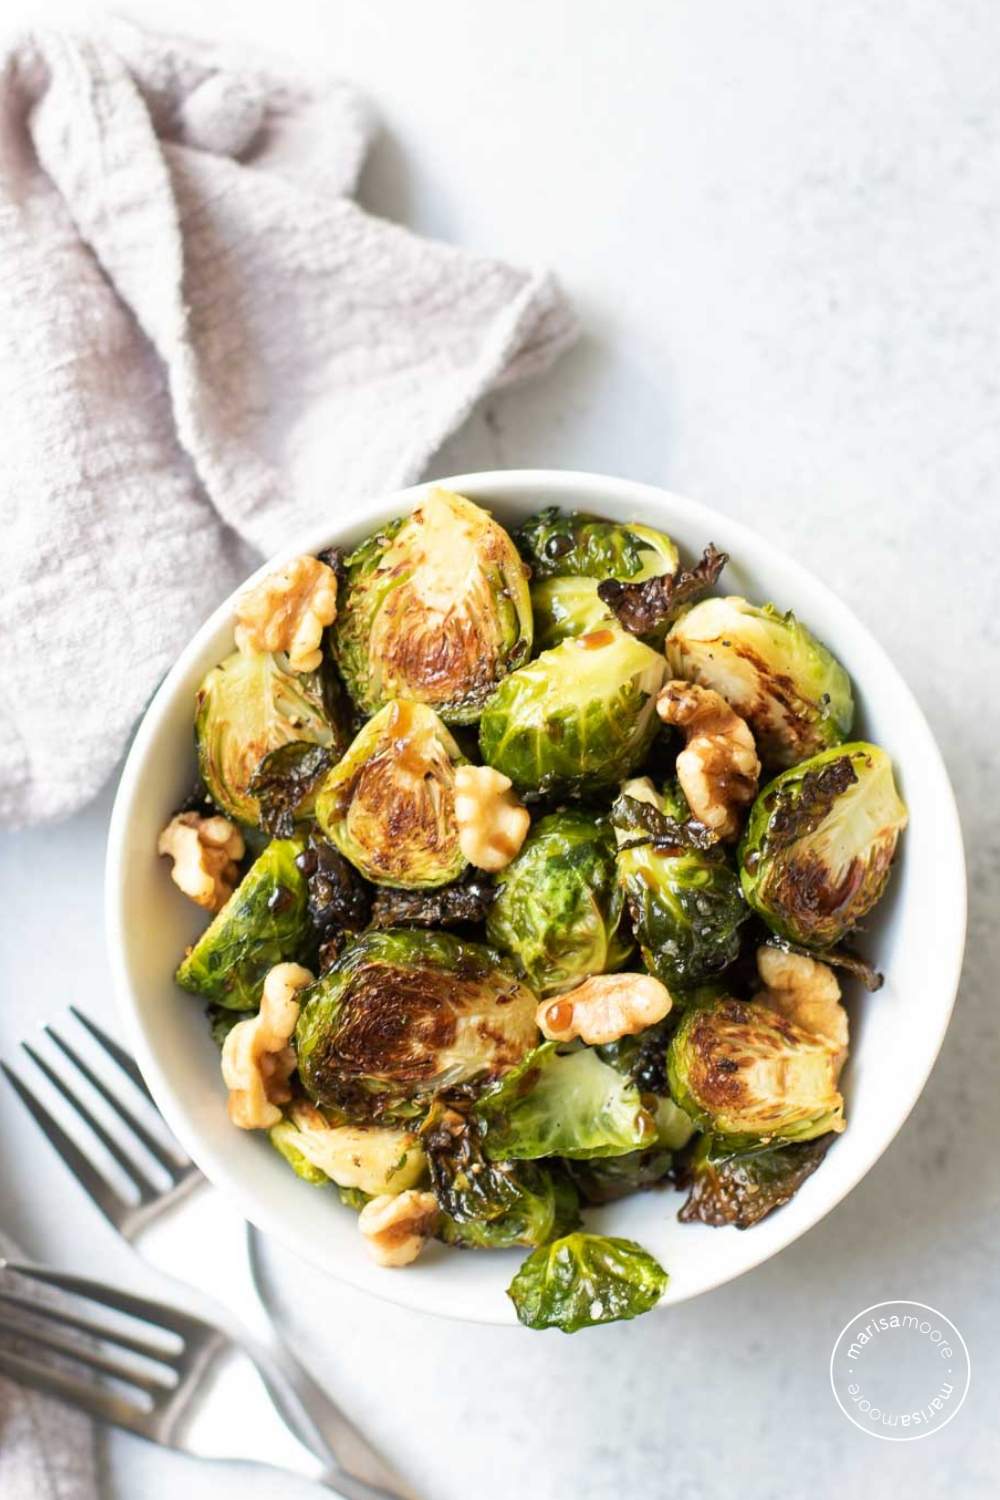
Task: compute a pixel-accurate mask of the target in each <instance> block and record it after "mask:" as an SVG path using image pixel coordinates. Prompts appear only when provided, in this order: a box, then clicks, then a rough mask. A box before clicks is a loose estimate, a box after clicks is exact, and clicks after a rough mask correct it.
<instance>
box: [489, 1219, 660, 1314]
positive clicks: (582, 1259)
mask: <svg viewBox="0 0 1000 1500" xmlns="http://www.w3.org/2000/svg"><path fill="white" fill-rule="evenodd" d="M669 1279H670V1278H669V1277H668V1276H667V1273H666V1271H664V1269H663V1267H662V1266H661V1265H660V1264H659V1262H658V1261H656V1260H654V1258H653V1256H651V1255H650V1253H649V1251H648V1250H644V1249H643V1248H642V1246H641V1245H637V1244H636V1243H635V1241H634V1240H621V1239H615V1238H613V1237H611V1236H609V1235H603V1234H584V1233H582V1232H578V1233H576V1234H569V1235H566V1236H564V1237H563V1238H562V1239H560V1240H554V1241H553V1242H552V1244H551V1245H543V1246H542V1247H541V1248H540V1249H538V1250H534V1251H532V1253H531V1254H530V1255H529V1256H528V1258H527V1260H526V1261H525V1262H524V1265H523V1266H522V1267H521V1269H520V1270H519V1271H518V1273H517V1275H516V1276H515V1277H514V1280H513V1281H512V1282H511V1284H510V1286H509V1287H508V1289H507V1295H508V1297H510V1299H511V1301H512V1302H513V1304H514V1307H515V1308H516V1309H517V1316H518V1320H519V1322H521V1323H523V1324H524V1325H525V1327H526V1328H561V1329H562V1331H563V1333H576V1331H577V1329H579V1328H593V1327H594V1326H595V1325H596V1324H598V1323H616V1322H619V1321H621V1320H622V1319H625V1318H637V1317H638V1316H639V1315H640V1313H644V1312H649V1310H650V1308H651V1307H655V1306H656V1304H657V1303H658V1302H659V1300H660V1298H661V1297H662V1296H663V1293H664V1292H665V1291H666V1289H667V1282H668V1281H669Z"/></svg>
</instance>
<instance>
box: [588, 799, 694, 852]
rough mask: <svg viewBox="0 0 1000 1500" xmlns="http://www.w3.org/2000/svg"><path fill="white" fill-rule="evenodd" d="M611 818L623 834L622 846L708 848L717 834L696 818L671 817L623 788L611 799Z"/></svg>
mask: <svg viewBox="0 0 1000 1500" xmlns="http://www.w3.org/2000/svg"><path fill="white" fill-rule="evenodd" d="M611 818H612V821H613V823H614V825H615V828H616V829H619V830H620V831H621V833H622V835H623V838H622V840H621V842H622V845H623V846H628V847H631V846H633V845H635V844H653V845H654V846H655V847H656V848H674V849H711V848H713V847H714V846H715V845H716V844H717V843H718V842H719V836H718V834H717V833H714V832H713V831H712V829H711V828H707V827H706V826H705V824H704V823H699V821H698V819H697V818H684V819H683V820H682V819H680V818H675V817H673V816H672V815H671V814H670V813H666V812H663V811H662V810H661V809H660V808H659V807H655V806H654V805H653V803H652V802H646V801H644V800H643V799H641V798H639V797H630V796H629V794H628V793H627V792H623V793H622V795H621V796H620V797H618V798H617V800H616V801H615V802H614V803H613V805H612V808H611Z"/></svg>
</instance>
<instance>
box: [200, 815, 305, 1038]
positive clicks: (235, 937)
mask: <svg viewBox="0 0 1000 1500" xmlns="http://www.w3.org/2000/svg"><path fill="white" fill-rule="evenodd" d="M302 848H303V845H302V843H301V842H300V841H299V840H298V839H274V840H273V842H271V843H270V844H268V846H267V848H266V849H265V850H264V852H263V853H262V854H261V855H260V857H259V858H258V859H257V860H255V861H254V863H253V864H252V865H251V866H250V869H249V870H248V871H247V873H246V874H245V875H244V877H243V879H242V880H241V881H240V883H239V885H238V886H237V887H236V889H235V891H234V892H233V894H232V895H231V896H230V898H229V900H228V901H227V902H226V904H225V906H224V907H223V908H222V910H221V911H220V912H218V913H217V914H216V916H214V917H213V918H212V921H211V923H210V924H209V926H208V927H206V929H205V931H204V932H203V933H202V935H201V937H200V938H199V939H198V941H197V942H196V943H195V945H194V947H193V948H192V949H191V951H190V953H189V954H188V955H187V957H186V958H185V959H184V961H183V962H182V963H181V965H180V967H179V969H178V970H177V974H176V979H177V983H178V984H179V985H180V986H181V987H182V989H185V990H190V991H191V993H192V994H195V995H204V997H205V999H206V1000H210V1001H212V1002H213V1004H215V1005H221V1006H225V1007H226V1008H227V1009H229V1010H245V1011H250V1010H256V1009H257V1008H258V1006H259V1005H260V996H261V991H262V990H263V988H264V979H265V977H266V975H267V971H268V969H271V968H273V967H274V965H275V964H280V963H285V962H286V961H287V960H290V959H297V960H300V959H301V958H302V955H303V950H308V948H309V945H310V941H311V937H312V929H311V925H310V922H309V913H308V910H307V907H306V897H307V892H306V879H305V876H304V875H303V873H302V871H301V870H300V869H299V867H298V865H297V864H296V862H295V861H296V859H297V857H298V856H299V855H300V854H301V853H302Z"/></svg>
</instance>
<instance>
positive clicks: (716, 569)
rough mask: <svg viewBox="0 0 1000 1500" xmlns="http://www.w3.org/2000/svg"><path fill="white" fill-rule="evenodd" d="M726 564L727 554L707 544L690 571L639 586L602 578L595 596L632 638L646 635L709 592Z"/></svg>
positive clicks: (664, 576) (667, 575) (642, 582)
mask: <svg viewBox="0 0 1000 1500" xmlns="http://www.w3.org/2000/svg"><path fill="white" fill-rule="evenodd" d="M728 561H729V554H728V553H726V552H720V551H719V549H718V548H717V547H716V545H715V543H714V542H709V544H708V546H707V547H706V548H705V550H704V552H703V553H702V556H701V561H700V562H699V563H698V564H697V565H696V566H695V567H693V568H681V569H680V570H679V571H678V572H677V573H660V574H657V575H656V576H655V577H653V578H646V579H643V580H642V581H641V582H639V583H621V582H619V581H618V579H616V578H606V579H605V580H604V582H603V583H601V584H598V587H597V596H598V598H599V599H600V600H601V602H602V603H604V604H606V605H607V606H608V608H609V609H610V610H611V612H612V614H614V615H615V616H616V618H617V620H618V623H619V624H620V625H622V626H624V628H625V629H626V630H628V631H629V632H631V634H632V635H650V634H652V633H653V632H654V631H656V630H657V629H658V628H660V627H661V626H662V625H664V624H666V623H667V622H668V621H669V620H670V619H672V618H673V616H675V615H676V613H677V611H678V610H679V609H680V607H681V605H682V604H689V603H690V602H691V600H692V599H697V598H698V597H699V596H700V595H701V594H704V593H705V592H706V591H707V590H708V589H710V588H711V587H712V586H713V585H714V584H715V582H716V580H717V579H718V577H719V574H720V573H721V572H722V570H723V568H724V567H725V566H726V563H727V562H728Z"/></svg>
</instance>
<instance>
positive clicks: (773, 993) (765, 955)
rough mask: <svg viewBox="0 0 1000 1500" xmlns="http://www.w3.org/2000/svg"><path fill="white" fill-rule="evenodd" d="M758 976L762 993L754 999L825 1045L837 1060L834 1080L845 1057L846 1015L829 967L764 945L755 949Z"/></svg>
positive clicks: (846, 1038)
mask: <svg viewBox="0 0 1000 1500" xmlns="http://www.w3.org/2000/svg"><path fill="white" fill-rule="evenodd" d="M757 973H758V974H759V975H760V978H761V983H762V984H763V985H764V987H765V988H764V990H763V991H762V993H761V994H759V995H755V996H754V998H755V1000H758V1001H760V1002H761V1003H762V1004H764V1005H767V1006H769V1007H770V1009H771V1010H775V1011H777V1012H778V1014H779V1015H782V1016H784V1017H785V1018H786V1020H789V1021H793V1022H794V1023H795V1025H796V1026H801V1028H802V1030H803V1031H808V1032H810V1033H811V1034H812V1035H813V1036H815V1037H818V1038H819V1039H820V1041H823V1042H826V1043H827V1045H828V1046H829V1047H830V1048H831V1050H832V1051H833V1052H834V1054H835V1057H836V1062H835V1068H836V1075H835V1076H836V1077H838V1078H839V1076H840V1070H841V1068H842V1067H843V1066H844V1062H845V1060H846V1058H847V1044H848V1038H849V1032H848V1022H847V1012H846V1010H845V1009H844V1007H843V1006H842V1005H841V1003H840V985H839V984H838V982H837V976H836V974H835V973H834V972H833V970H832V969H831V968H830V967H829V965H828V964H824V963H821V962H820V961H819V959H816V958H807V957H806V955H805V954H803V953H785V952H783V951H782V950H781V949H780V948H772V947H769V946H767V945H766V944H765V945H764V946H763V947H760V948H758V949H757Z"/></svg>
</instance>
